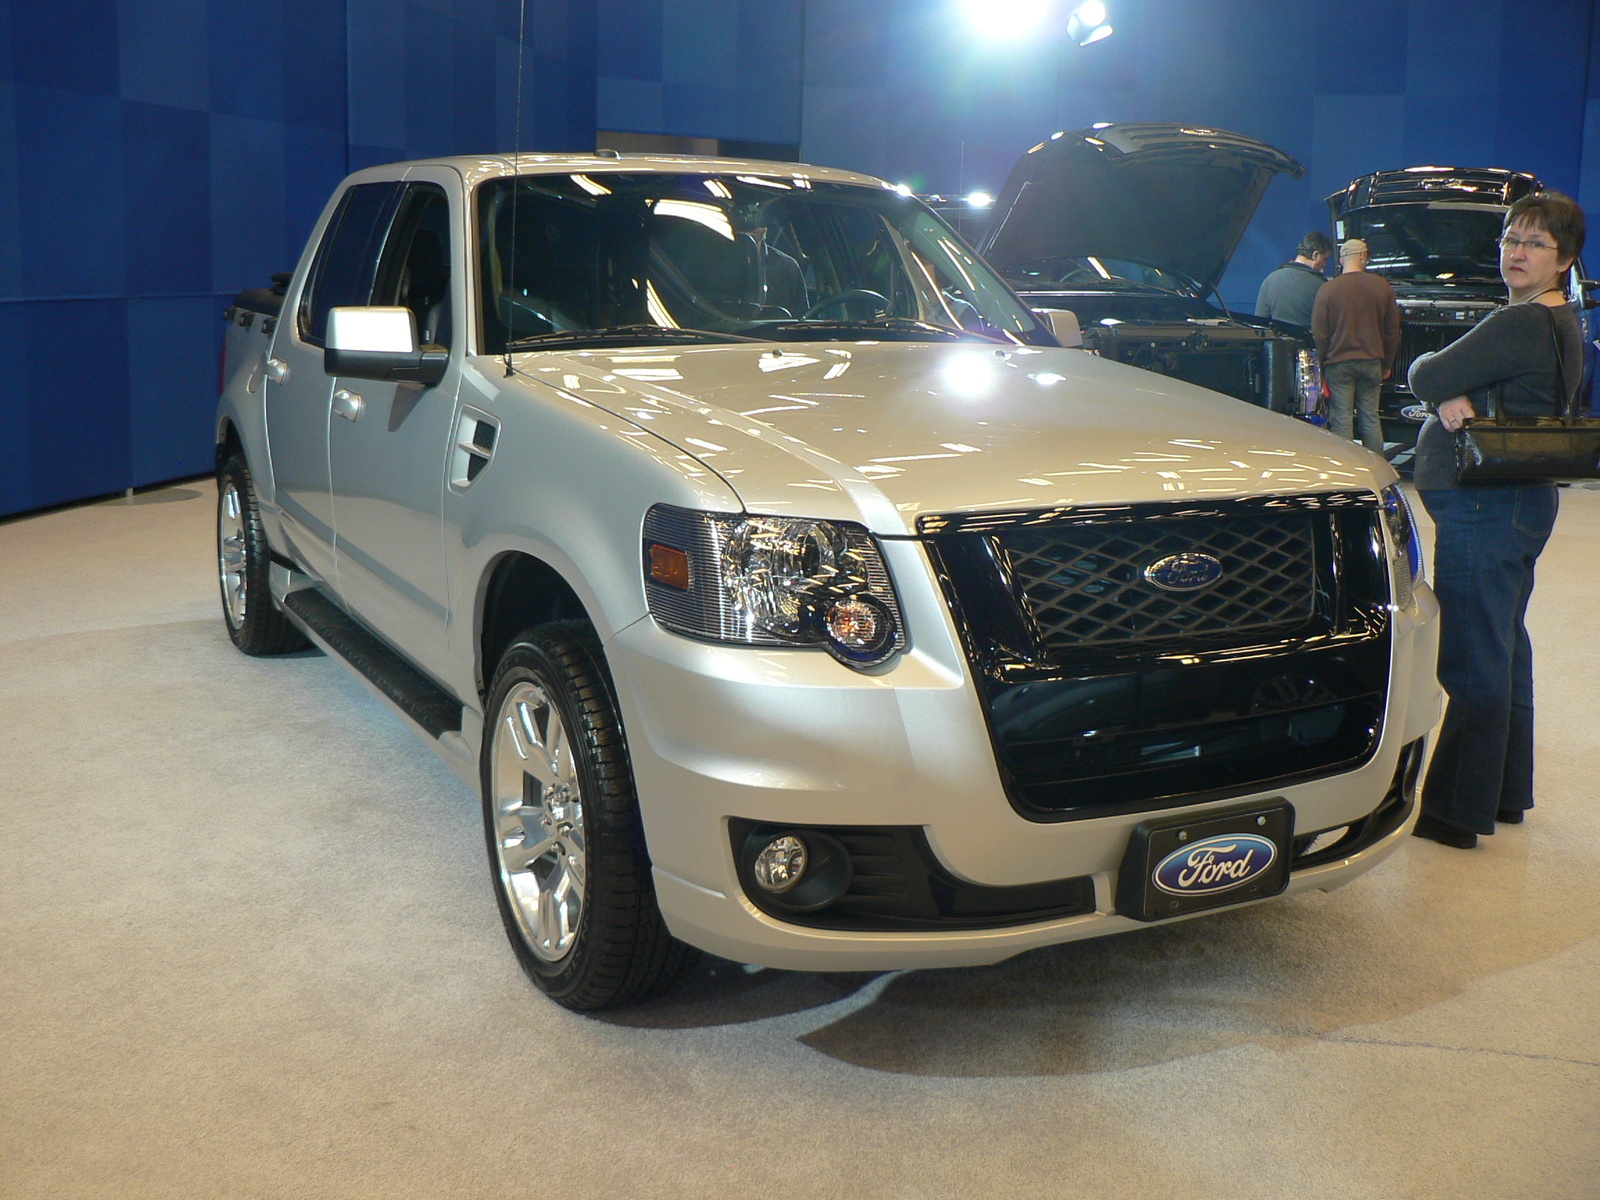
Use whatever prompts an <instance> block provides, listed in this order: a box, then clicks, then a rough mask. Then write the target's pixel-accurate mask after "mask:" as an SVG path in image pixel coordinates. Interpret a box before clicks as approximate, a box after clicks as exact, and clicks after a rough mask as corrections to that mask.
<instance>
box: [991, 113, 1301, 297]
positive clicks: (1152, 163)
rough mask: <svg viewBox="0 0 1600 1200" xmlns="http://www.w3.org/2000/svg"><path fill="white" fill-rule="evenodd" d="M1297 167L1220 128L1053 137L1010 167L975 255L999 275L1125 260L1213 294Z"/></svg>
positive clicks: (1121, 128) (1155, 126)
mask: <svg viewBox="0 0 1600 1200" xmlns="http://www.w3.org/2000/svg"><path fill="white" fill-rule="evenodd" d="M1279 172H1287V173H1288V174H1289V175H1291V176H1293V177H1296V178H1298V177H1299V176H1301V175H1303V174H1305V168H1304V167H1302V166H1301V165H1300V164H1299V163H1297V162H1296V161H1295V160H1294V159H1292V158H1290V157H1289V156H1288V155H1287V154H1285V153H1284V152H1283V151H1281V150H1278V149H1276V148H1274V147H1272V146H1269V145H1267V144H1266V143H1265V142H1258V141H1256V140H1255V139H1254V138H1249V137H1245V136H1243V135H1242V134H1237V133H1229V132H1227V131H1226V130H1222V129H1205V128H1201V127H1199V126H1193V125H1174V124H1166V123H1147V124H1129V125H1107V126H1104V127H1102V128H1097V129H1079V130H1075V131H1073V132H1072V133H1058V134H1056V135H1054V136H1053V137H1052V138H1051V139H1050V140H1048V141H1044V142H1040V143H1039V144H1038V145H1037V146H1035V147H1034V148H1033V149H1031V150H1029V151H1028V152H1027V153H1026V154H1024V155H1023V156H1022V158H1021V159H1019V160H1018V162H1017V165H1016V166H1015V167H1013V168H1012V169H1011V176H1010V178H1008V179H1007V180H1006V185H1005V187H1004V188H1003V189H1002V190H1001V193H1000V198H999V199H998V200H997V201H996V202H995V206H994V213H993V215H992V216H991V217H990V219H989V226H988V232H987V233H986V234H985V235H984V237H983V239H982V240H981V241H980V242H979V245H978V252H979V253H980V254H982V255H983V256H984V258H986V259H988V260H989V262H990V263H991V264H992V265H993V266H994V267H995V268H996V269H997V270H999V271H1000V273H1001V274H1003V275H1008V276H1009V275H1011V274H1012V273H1013V272H1014V271H1015V270H1016V269H1017V268H1020V267H1022V266H1024V265H1026V264H1028V263H1031V262H1037V261H1038V260H1040V259H1045V258H1056V257H1064V256H1073V257H1084V256H1088V255H1093V256H1095V257H1100V258H1114V259H1127V260H1131V261H1133V262H1139V263H1145V264H1148V265H1150V266H1154V267H1160V268H1162V269H1163V270H1167V271H1174V272H1177V273H1178V274H1181V275H1184V276H1186V277H1188V278H1189V279H1192V280H1193V281H1194V282H1195V283H1196V284H1198V285H1199V286H1200V287H1201V289H1202V290H1203V292H1209V291H1210V290H1211V289H1213V288H1214V287H1216V285H1217V281H1218V280H1220V279H1221V278H1222V273H1223V271H1224V270H1226V269H1227V266H1228V259H1229V258H1231V257H1232V256H1233V252H1234V250H1235V248H1236V247H1237V246H1238V245H1239V239H1240V238H1241V237H1243V236H1244V231H1245V226H1247V225H1249V224H1250V218H1251V217H1252V216H1253V215H1254V214H1255V211H1256V205H1257V204H1258V203H1260V201H1261V196H1262V194H1263V193H1264V192H1265V191H1266V190H1267V185H1268V184H1269V183H1271V182H1272V178H1273V176H1274V175H1277V174H1278V173H1279Z"/></svg>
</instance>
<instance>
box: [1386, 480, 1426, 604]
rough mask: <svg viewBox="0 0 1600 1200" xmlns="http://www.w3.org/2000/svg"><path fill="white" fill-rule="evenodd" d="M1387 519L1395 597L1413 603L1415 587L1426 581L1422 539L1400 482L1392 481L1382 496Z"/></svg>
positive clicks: (1406, 602)
mask: <svg viewBox="0 0 1600 1200" xmlns="http://www.w3.org/2000/svg"><path fill="white" fill-rule="evenodd" d="M1380 499H1381V500H1382V503H1383V523H1384V524H1385V525H1386V526H1388V529H1389V548H1390V549H1389V574H1391V575H1392V576H1394V600H1395V603H1396V604H1398V605H1400V607H1401V608H1406V607H1408V606H1409V605H1410V604H1411V594H1412V589H1413V588H1415V587H1416V585H1417V584H1419V583H1421V582H1422V543H1421V541H1419V540H1418V538H1417V523H1416V522H1415V521H1414V520H1412V518H1411V505H1410V504H1408V503H1407V502H1406V497H1405V493H1404V492H1402V491H1401V490H1400V485H1399V484H1390V485H1389V486H1388V487H1386V488H1384V489H1383V493H1382V495H1381V497H1380Z"/></svg>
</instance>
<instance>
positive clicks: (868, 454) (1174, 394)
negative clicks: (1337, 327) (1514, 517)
mask: <svg viewBox="0 0 1600 1200" xmlns="http://www.w3.org/2000/svg"><path fill="white" fill-rule="evenodd" d="M515 365H516V367H517V369H518V371H519V374H520V375H521V376H522V377H523V379H524V381H525V384H526V386H529V387H535V388H539V389H541V390H543V389H554V391H555V392H556V393H557V394H558V395H559V396H561V397H563V398H565V399H566V400H568V401H570V402H574V403H579V404H587V405H593V406H594V407H597V408H600V409H604V410H606V411H607V412H608V413H611V414H613V415H614V416H616V417H618V418H622V419H623V420H622V422H621V423H620V426H621V427H620V428H619V430H618V432H619V436H628V437H635V438H637V437H641V436H645V434H646V431H648V434H650V435H654V438H656V439H660V440H662V441H664V442H666V443H669V444H671V445H672V446H674V447H676V448H677V449H678V450H680V451H682V452H685V453H687V454H690V455H692V456H693V457H694V458H696V459H698V460H699V461H700V462H702V463H703V464H705V466H707V467H708V468H709V469H711V470H713V471H715V472H716V473H717V474H718V475H720V476H721V477H722V478H723V479H724V480H726V481H727V483H728V485H729V486H730V487H731V488H732V489H733V490H734V492H735V493H736V494H737V495H738V496H739V498H740V500H741V502H742V503H743V504H744V505H745V507H746V509H747V510H749V511H752V512H765V513H772V514H780V515H782V514H789V515H805V516H812V517H819V518H827V519H835V520H855V521H860V522H862V523H864V524H866V525H867V526H868V527H869V528H870V529H872V530H873V531H874V532H876V533H879V534H883V535H886V536H897V535H905V534H912V533H915V532H916V522H917V518H918V517H919V516H921V515H923V514H926V513H941V514H954V513H973V512H986V511H988V512H994V511H1009V510H1015V509H1046V508H1055V507H1061V506H1077V505H1085V504H1118V503H1130V502H1138V501H1163V500H1181V499H1184V498H1220V497H1226V496H1238V495H1262V494H1287V493H1296V492H1306V491H1328V490H1341V489H1349V488H1361V489H1372V488H1377V487H1381V486H1383V485H1384V484H1387V483H1388V482H1390V481H1391V480H1392V479H1393V478H1394V474H1393V471H1392V470H1391V469H1390V468H1389V466H1388V465H1387V464H1386V463H1384V461H1383V460H1382V459H1381V458H1379V457H1378V456H1376V455H1372V454H1369V453H1368V452H1367V451H1365V450H1363V449H1362V448H1361V447H1360V446H1357V445H1354V444H1352V443H1351V442H1348V441H1345V440H1344V439H1341V438H1336V437H1333V436H1332V435H1330V434H1327V433H1324V432H1322V431H1320V430H1318V429H1315V428H1313V427H1311V426H1309V425H1305V424H1303V423H1301V422H1298V421H1295V420H1292V419H1290V418H1288V417H1283V416H1279V415H1277V414H1275V413H1270V412H1267V411H1265V410H1262V409H1259V408H1255V407H1253V406H1251V405H1247V404H1244V403H1242V402H1240V401H1238V400H1234V399H1232V398H1230V397H1227V396H1223V395H1220V394H1218V393H1216V392H1211V391H1207V390H1205V389H1203V388H1198V387H1194V386H1192V385H1190V384H1186V383H1183V382H1181V381H1178V380H1174V379H1169V378H1166V377H1163V376H1160V375H1155V374H1152V373H1150V372H1148V371H1141V370H1138V369H1136V368H1133V367H1125V366H1122V365H1120V364H1117V363H1114V362H1110V361H1108V360H1105V359H1102V358H1099V357H1098V356H1096V355H1093V354H1089V353H1086V352H1084V351H1081V350H1061V349H1054V348H1050V349H1045V348H1038V347H1025V346H1017V347H1010V348H1005V349H1000V348H997V347H995V346H994V345H993V344H978V343H970V342H968V343H839V342H825V343H790V344H784V345H782V346H775V345H770V344H769V345H743V344H741V345H733V346H696V347H683V348H676V347H674V348H652V349H650V350H628V351H585V352H566V353H559V354H558V353H554V352H545V353H542V354H526V355H519V356H517V357H516V360H515Z"/></svg>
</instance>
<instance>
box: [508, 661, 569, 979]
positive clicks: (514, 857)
mask: <svg viewBox="0 0 1600 1200" xmlns="http://www.w3.org/2000/svg"><path fill="white" fill-rule="evenodd" d="M491 761H492V762H493V764H494V773H493V779H492V783H493V787H494V821H495V828H494V847H495V860H496V866H497V867H498V869H499V871H500V882H501V884H502V886H503V887H504V889H505V894H506V897H507V898H508V899H509V900H510V901H511V908H512V911H513V912H514V914H515V916H516V920H517V925H518V926H519V928H520V929H521V931H522V936H523V939H524V940H525V941H526V942H527V944H528V948H529V949H530V950H532V951H533V953H534V954H536V955H537V956H538V957H539V958H541V959H543V960H544V961H545V962H551V963H554V962H560V961H561V960H562V959H563V958H565V957H566V956H567V954H568V953H569V952H570V951H571V950H572V946H573V943H574V942H575V941H576V940H577V937H578V922H579V920H580V919H581V918H582V916H583V901H584V890H585V884H586V880H587V858H586V855H585V851H584V830H583V793H582V788H581V786H580V784H579V782H578V768H577V763H576V762H575V761H574V759H573V755H572V747H571V742H570V737H569V734H568V731H567V727H566V724H565V723H564V722H563V721H562V719H561V713H560V712H559V711H558V710H557V708H556V706H555V704H554V703H553V702H552V701H551V699H550V697H549V696H548V695H547V694H546V693H545V691H544V689H543V688H541V687H539V686H538V685H537V684H533V683H519V684H517V685H516V686H515V687H514V688H512V689H511V692H510V694H509V695H508V696H507V697H506V699H505V703H504V704H503V705H502V706H501V708H500V716H499V721H498V723H497V724H496V727H495V732H494V749H493V758H492V760H491Z"/></svg>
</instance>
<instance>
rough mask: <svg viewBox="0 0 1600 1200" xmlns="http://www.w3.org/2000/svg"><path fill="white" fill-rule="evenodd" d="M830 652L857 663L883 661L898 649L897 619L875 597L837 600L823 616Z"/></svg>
mask: <svg viewBox="0 0 1600 1200" xmlns="http://www.w3.org/2000/svg"><path fill="white" fill-rule="evenodd" d="M822 623H823V627H824V628H825V629H826V630H827V631H828V649H829V650H831V651H833V654H834V656H835V657H837V658H841V659H843V660H844V661H845V662H849V663H855V664H858V665H860V664H871V663H875V662H881V661H882V660H883V659H885V658H887V657H888V656H889V653H890V652H891V651H892V650H893V649H894V618H893V617H892V616H890V614H889V610H888V609H887V608H885V607H884V605H883V604H882V603H881V602H880V601H878V600H876V599H874V598H873V597H871V596H867V595H861V594H857V595H854V596H846V597H845V598H844V599H842V600H835V601H834V602H833V603H831V604H829V605H828V609H827V612H826V614H825V615H824V617H823V622H822Z"/></svg>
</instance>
